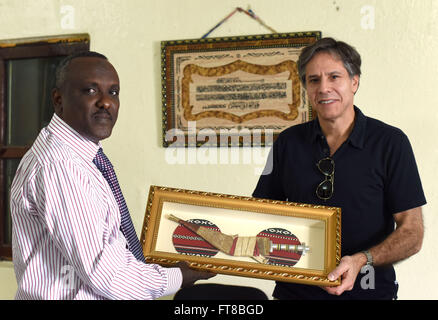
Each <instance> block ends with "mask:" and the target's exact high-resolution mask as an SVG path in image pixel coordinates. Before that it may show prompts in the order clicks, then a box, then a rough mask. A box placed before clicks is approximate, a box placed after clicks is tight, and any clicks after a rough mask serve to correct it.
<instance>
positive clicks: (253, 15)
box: [201, 7, 277, 39]
mask: <svg viewBox="0 0 438 320" xmlns="http://www.w3.org/2000/svg"><path fill="white" fill-rule="evenodd" d="M236 12H243V13H245V14H247V15H248V16H249V17H251V18H253V19H254V20H256V21H257V22H258V23H260V24H261V25H262V26H264V27H265V28H267V29H268V30H269V31H271V32H272V33H277V31H275V30H274V29H273V28H271V27H270V26H268V25H267V24H266V23H264V22H263V21H262V19H260V18H259V17H258V16H256V14H255V13H254V11H252V10H251V9H250V8H249V7H248V10H244V9H242V8H240V7H237V8H236V9H234V10H233V11H232V12H231V13H230V14H229V15H227V16H226V17H225V18H224V19H222V20H221V21H220V22H219V23H218V24H217V25H215V26H214V27H213V28H211V29H210V31H208V32H207V33H206V34H204V35H203V36H202V38H201V39H204V38H207V36H208V35H209V34H210V33H212V32H213V31H214V30H216V29H217V28H219V27H220V26H221V25H222V24H223V23H224V22H225V21H227V20H228V19H229V18H231V17H232V16H233V15H234V14H235V13H236Z"/></svg>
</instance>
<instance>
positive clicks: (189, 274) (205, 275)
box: [176, 261, 216, 288]
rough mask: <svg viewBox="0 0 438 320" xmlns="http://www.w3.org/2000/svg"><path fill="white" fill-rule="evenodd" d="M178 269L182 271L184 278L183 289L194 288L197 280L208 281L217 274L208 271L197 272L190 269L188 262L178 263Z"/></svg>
mask: <svg viewBox="0 0 438 320" xmlns="http://www.w3.org/2000/svg"><path fill="white" fill-rule="evenodd" d="M176 267H178V268H180V269H181V273H182V276H183V281H182V285H181V288H184V287H188V286H192V285H193V284H194V283H195V281H197V280H202V279H204V280H206V279H210V278H211V277H214V276H215V275H216V274H215V273H211V272H206V271H196V270H193V269H191V268H190V267H189V264H188V263H187V262H183V261H181V262H178V263H177V264H176Z"/></svg>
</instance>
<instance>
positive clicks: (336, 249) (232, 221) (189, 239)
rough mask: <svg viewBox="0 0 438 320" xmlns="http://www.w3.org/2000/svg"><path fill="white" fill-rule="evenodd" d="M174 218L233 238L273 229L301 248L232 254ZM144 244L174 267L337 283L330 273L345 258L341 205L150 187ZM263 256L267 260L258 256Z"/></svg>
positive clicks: (151, 257) (152, 259)
mask: <svg viewBox="0 0 438 320" xmlns="http://www.w3.org/2000/svg"><path fill="white" fill-rule="evenodd" d="M172 216H173V217H178V218H179V219H181V220H184V221H189V222H191V223H192V225H194V224H195V223H196V224H198V225H204V226H205V227H211V228H213V227H214V228H216V229H215V230H219V229H220V230H219V231H220V232H221V233H223V234H228V235H229V234H232V235H233V237H237V234H238V237H239V238H240V237H241V238H251V237H248V236H255V235H257V239H258V238H260V237H262V236H263V235H264V234H266V233H269V235H270V236H272V237H273V238H270V239H271V240H272V241H274V242H275V241H277V240H275V239H277V238H278V239H280V240H278V241H280V242H287V241H289V240H291V239H292V240H293V241H298V242H293V243H295V244H299V245H300V246H301V247H299V248H301V249H300V250H301V251H295V253H294V254H292V251H288V252H286V253H284V252H283V251H281V252H280V251H275V250H274V251H272V250H271V251H270V252H274V253H269V254H268V255H267V256H266V257H262V256H257V257H254V256H252V257H249V256H235V255H229V254H227V253H224V252H222V251H220V250H217V248H213V247H212V246H209V245H210V244H209V243H208V241H205V242H202V241H204V239H203V238H202V237H199V236H197V235H195V236H193V234H192V235H189V234H188V233H190V232H189V231H188V229H187V227H184V226H183V225H182V224H181V223H178V222H175V221H176V220H172V218H171V217H172ZM181 220H180V221H181ZM284 239H285V240H284ZM196 241H198V242H196ZM199 241H201V242H199ZM272 241H271V244H272ZM200 243H201V244H200ZM290 243H292V242H290ZM141 244H142V248H143V252H144V256H145V257H146V261H147V262H149V263H157V264H161V265H165V266H171V265H173V264H175V263H177V262H179V261H186V262H187V263H189V264H190V266H191V267H192V268H194V269H198V270H204V271H210V272H213V273H220V274H227V275H235V276H243V277H253V278H261V279H268V280H276V281H284V282H296V283H302V284H310V285H320V286H335V285H339V284H340V279H337V280H335V281H330V280H328V278H327V275H328V273H329V272H330V271H332V270H333V269H334V268H335V267H336V266H337V265H338V264H339V262H340V259H341V209H340V208H336V207H325V206H315V205H310V204H298V203H292V202H285V201H273V200H267V199H258V198H251V197H242V196H234V195H226V194H219V193H210V192H201V191H193V190H184V189H175V188H169V187H160V186H151V187H150V191H149V198H148V202H147V207H146V213H145V218H144V223H143V228H142V232H141ZM297 248H298V247H295V249H297ZM303 248H306V249H303ZM309 248H310V251H309V252H307V250H308V249H309ZM288 250H290V249H288ZM306 253H307V255H305V254H306ZM260 257H261V258H265V259H264V260H263V261H258V260H257V259H255V258H260ZM297 257H298V258H297Z"/></svg>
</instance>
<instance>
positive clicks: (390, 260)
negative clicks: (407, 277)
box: [253, 38, 426, 299]
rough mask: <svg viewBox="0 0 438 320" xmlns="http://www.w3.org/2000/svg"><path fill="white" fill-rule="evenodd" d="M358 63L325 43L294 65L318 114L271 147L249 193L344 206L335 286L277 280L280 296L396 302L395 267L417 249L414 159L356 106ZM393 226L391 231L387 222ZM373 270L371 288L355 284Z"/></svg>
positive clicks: (421, 200)
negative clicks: (367, 269) (338, 281)
mask: <svg viewBox="0 0 438 320" xmlns="http://www.w3.org/2000/svg"><path fill="white" fill-rule="evenodd" d="M360 65H361V58H360V55H359V53H358V52H357V51H356V50H355V49H354V48H353V47H351V46H350V45H348V44H346V43H344V42H341V41H336V40H334V39H332V38H323V39H321V40H319V41H317V42H316V43H315V44H313V45H311V46H309V47H307V48H305V49H304V50H303V51H302V53H301V55H300V58H299V60H298V70H299V74H300V78H301V81H302V83H303V85H304V86H305V88H306V89H307V94H308V98H309V101H310V103H311V105H312V107H313V109H314V110H315V112H316V114H317V117H316V119H315V120H313V121H311V122H307V123H304V124H301V125H297V126H293V127H290V128H288V129H286V130H284V131H283V132H282V133H281V134H280V135H279V137H278V139H277V140H276V141H275V143H274V146H273V147H272V150H271V153H270V159H269V161H268V163H267V166H266V168H265V172H264V174H263V175H262V176H261V177H260V180H259V182H258V184H257V187H256V189H255V191H254V193H253V196H254V197H258V198H267V199H275V200H285V201H292V202H299V203H311V204H320V205H325V206H333V207H341V209H342V259H341V261H340V264H339V265H338V267H337V268H336V269H335V270H333V271H331V273H330V274H329V275H328V278H329V279H333V280H334V279H337V278H339V277H340V278H341V280H342V281H341V284H340V285H339V286H336V287H317V286H308V285H301V284H291V283H283V282H278V283H277V285H276V287H275V290H274V293H273V295H274V297H275V298H278V299H395V298H396V297H397V289H398V285H397V282H396V278H395V271H394V268H393V266H392V265H393V264H394V263H395V262H398V261H401V260H403V259H406V258H408V257H410V256H411V255H413V254H415V253H417V252H418V251H419V250H420V248H421V245H422V240H423V219H422V211H421V206H422V205H424V204H425V203H426V199H425V197H424V193H423V189H422V185H421V181H420V177H419V174H418V169H417V165H416V162H415V158H414V154H413V151H412V148H411V145H410V143H409V140H408V138H407V137H406V135H405V134H404V133H403V132H402V131H401V130H399V129H397V128H394V127H392V126H389V125H387V124H385V123H383V122H381V121H378V120H375V119H372V118H369V117H366V116H365V115H364V114H363V113H362V112H361V111H360V109H359V108H358V107H356V106H355V105H354V102H353V100H354V95H355V93H356V91H357V89H358V87H359V80H360V74H361V71H360ZM394 225H395V226H394ZM365 265H369V266H372V268H373V271H374V276H375V278H374V283H373V285H371V286H364V285H361V277H362V276H363V274H361V273H360V271H361V269H362V267H364V266H365Z"/></svg>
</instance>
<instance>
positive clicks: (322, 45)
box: [297, 38, 362, 87]
mask: <svg viewBox="0 0 438 320" xmlns="http://www.w3.org/2000/svg"><path fill="white" fill-rule="evenodd" d="M320 52H327V53H330V54H331V55H333V56H335V57H337V58H339V59H340V60H341V61H342V63H343V64H344V67H345V69H346V70H347V72H348V75H349V76H350V78H353V77H354V76H355V75H358V76H359V77H360V75H361V72H360V65H361V63H362V61H361V58H360V54H359V53H358V52H357V51H356V49H355V48H353V47H352V46H350V45H348V44H347V43H345V42H342V41H336V40H335V39H333V38H322V39H320V40H318V41H316V42H315V43H314V44H312V45H310V46H307V47H305V48H304V49H303V50H302V51H301V54H300V57H299V58H298V62H297V64H298V74H299V76H300V80H301V82H302V84H303V85H304V87H306V65H307V64H308V63H309V61H310V60H311V59H312V58H313V57H314V56H315V55H316V54H317V53H320Z"/></svg>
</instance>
